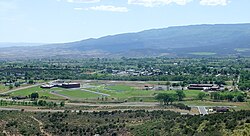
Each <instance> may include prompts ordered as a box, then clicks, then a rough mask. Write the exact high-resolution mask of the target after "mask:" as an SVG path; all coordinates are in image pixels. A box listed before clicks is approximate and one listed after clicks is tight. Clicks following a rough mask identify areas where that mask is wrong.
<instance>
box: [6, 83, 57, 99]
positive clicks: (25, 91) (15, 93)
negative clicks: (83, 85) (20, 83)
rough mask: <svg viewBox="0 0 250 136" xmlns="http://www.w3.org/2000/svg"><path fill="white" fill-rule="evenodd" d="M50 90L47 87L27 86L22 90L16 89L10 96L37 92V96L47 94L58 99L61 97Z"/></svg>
mask: <svg viewBox="0 0 250 136" xmlns="http://www.w3.org/2000/svg"><path fill="white" fill-rule="evenodd" d="M50 91H51V90H48V89H42V88H40V87H39V86H37V87H32V88H28V89H22V90H18V91H15V92H12V93H11V94H10V95H11V96H28V95H30V94H32V93H35V92H37V93H38V94H39V96H40V97H41V96H47V97H49V98H51V99H60V98H61V97H59V96H56V95H53V94H51V93H49V92H50Z"/></svg>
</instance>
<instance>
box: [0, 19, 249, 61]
mask: <svg viewBox="0 0 250 136" xmlns="http://www.w3.org/2000/svg"><path fill="white" fill-rule="evenodd" d="M248 48H249V49H250V23H249V24H215V25H190V26H175V27H168V28H162V29H151V30H145V31H142V32H138V33H125V34H118V35H112V36H105V37H101V38H97V39H87V40H82V41H77V42H71V43H64V44H50V45H44V46H38V47H30V48H28V49H27V48H25V49H24V48H21V50H22V51H23V53H24V52H25V53H30V56H32V53H31V52H32V51H34V50H36V54H38V56H39V57H43V56H44V57H69V58H74V57H76V56H77V57H80V58H84V57H122V56H125V57H145V56H147V57H150V56H169V57H178V56H180V57H189V56H191V57H194V56H196V57H197V56H211V55H212V56H231V55H235V56H241V55H242V56H250V52H249V50H248ZM7 50H8V49H7ZM7 50H5V51H6V52H7ZM19 50H20V49H19ZM12 52H14V51H13V48H12ZM0 53H1V51H0ZM26 57H29V56H26ZM33 57H34V56H33ZM0 58H1V56H0Z"/></svg>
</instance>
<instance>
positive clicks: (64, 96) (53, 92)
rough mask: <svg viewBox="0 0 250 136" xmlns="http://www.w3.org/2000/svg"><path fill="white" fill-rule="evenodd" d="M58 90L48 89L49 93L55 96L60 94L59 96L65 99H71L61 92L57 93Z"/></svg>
mask: <svg viewBox="0 0 250 136" xmlns="http://www.w3.org/2000/svg"><path fill="white" fill-rule="evenodd" d="M59 92H60V91H50V92H49V93H50V94H53V95H56V96H60V97H63V98H65V99H71V98H70V97H68V96H66V95H63V94H60V93H59Z"/></svg>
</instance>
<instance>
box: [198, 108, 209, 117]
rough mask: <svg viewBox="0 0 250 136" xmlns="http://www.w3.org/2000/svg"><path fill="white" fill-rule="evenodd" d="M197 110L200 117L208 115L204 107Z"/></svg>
mask: <svg viewBox="0 0 250 136" xmlns="http://www.w3.org/2000/svg"><path fill="white" fill-rule="evenodd" d="M197 108H198V110H199V112H200V114H201V115H207V114H208V112H207V110H206V107H205V106H197Z"/></svg>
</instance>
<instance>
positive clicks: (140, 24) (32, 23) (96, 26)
mask: <svg viewBox="0 0 250 136" xmlns="http://www.w3.org/2000/svg"><path fill="white" fill-rule="evenodd" d="M235 23H250V0H0V42H31V43H64V42H73V41H79V40H83V39H88V38H98V37H102V36H106V35H114V34H120V33H127V32H138V31H142V30H147V29H155V28H166V27H169V26H183V25H195V24H235Z"/></svg>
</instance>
